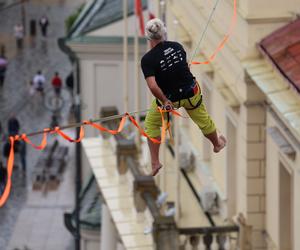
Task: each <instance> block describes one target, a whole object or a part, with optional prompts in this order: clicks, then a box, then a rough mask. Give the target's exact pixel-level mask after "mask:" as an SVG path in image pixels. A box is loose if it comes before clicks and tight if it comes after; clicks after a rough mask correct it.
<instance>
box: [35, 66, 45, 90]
mask: <svg viewBox="0 0 300 250" xmlns="http://www.w3.org/2000/svg"><path fill="white" fill-rule="evenodd" d="M32 83H33V87H34V89H35V90H36V91H37V92H40V93H41V95H44V85H45V83H46V78H45V76H44V75H43V74H42V72H41V71H40V70H39V71H38V72H37V73H36V75H35V76H34V77H33V81H32Z"/></svg>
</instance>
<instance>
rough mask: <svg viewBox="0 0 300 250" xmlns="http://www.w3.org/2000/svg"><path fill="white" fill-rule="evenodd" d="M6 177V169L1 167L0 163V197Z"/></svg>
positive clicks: (0, 163)
mask: <svg viewBox="0 0 300 250" xmlns="http://www.w3.org/2000/svg"><path fill="white" fill-rule="evenodd" d="M6 176H7V172H6V167H5V166H4V165H3V163H2V162H0V195H2V194H3V191H4V189H5V185H6Z"/></svg>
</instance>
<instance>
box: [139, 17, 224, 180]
mask: <svg viewBox="0 0 300 250" xmlns="http://www.w3.org/2000/svg"><path fill="white" fill-rule="evenodd" d="M146 37H147V39H148V40H149V41H150V47H151V49H150V51H148V52H147V53H146V54H145V55H144V56H143V58H142V60H141V67H142V71H143V74H144V77H145V79H146V82H147V85H148V87H149V89H150V91H151V92H152V94H153V95H154V97H155V98H156V100H153V102H152V105H151V110H150V111H149V112H148V113H147V116H146V121H145V127H146V132H147V133H148V134H149V136H150V137H152V138H156V139H160V127H161V126H162V123H161V116H160V113H159V111H158V110H157V107H158V105H162V106H165V107H169V108H173V107H183V108H185V109H186V111H187V113H188V114H189V116H190V117H191V119H192V120H193V121H194V122H195V123H196V124H197V125H198V127H199V129H200V130H201V131H202V133H203V134H204V136H205V137H206V138H207V139H209V140H210V142H211V143H212V145H213V147H214V152H215V153H218V152H220V151H221V149H223V148H224V147H225V145H226V139H225V137H224V136H222V135H220V136H218V134H217V130H216V126H215V124H214V122H213V121H212V119H211V117H210V116H209V114H208V113H207V111H206V109H205V106H204V104H203V102H202V94H201V89H200V86H199V85H198V83H197V81H196V80H195V77H194V76H193V75H192V73H191V72H190V69H189V65H188V63H187V60H186V52H185V50H184V49H183V47H182V45H181V44H179V43H178V42H172V41H167V40H165V37H166V28H165V26H164V24H163V22H162V21H161V20H160V19H158V18H155V19H152V20H150V21H148V23H147V24H146ZM148 145H149V149H150V155H151V164H152V175H153V176H155V175H156V174H157V173H158V171H159V169H160V168H161V167H162V165H161V163H160V161H159V146H160V145H159V144H155V143H153V142H152V141H150V140H148Z"/></svg>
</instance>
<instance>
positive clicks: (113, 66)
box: [80, 58, 148, 136]
mask: <svg viewBox="0 0 300 250" xmlns="http://www.w3.org/2000/svg"><path fill="white" fill-rule="evenodd" d="M80 64H81V85H82V91H81V96H82V106H83V110H82V119H84V120H85V119H91V118H97V117H99V112H100V109H101V107H104V106H116V107H117V108H118V110H119V113H120V114H121V113H124V112H130V111H135V109H136V107H135V98H136V96H135V91H134V88H135V87H134V84H135V83H134V62H133V61H132V60H131V61H129V64H128V68H129V80H128V83H129V110H125V109H124V98H123V93H124V92H123V91H124V89H123V88H124V87H123V79H122V76H123V74H122V73H123V63H122V59H121V58H120V60H100V59H99V60H95V59H92V60H88V59H83V60H81V61H80ZM140 85H141V87H140V96H139V98H140V105H141V107H140V109H141V110H145V109H147V93H148V87H147V84H146V82H145V80H144V78H143V75H142V72H140ZM97 134H98V132H97V131H96V130H95V129H90V130H88V131H87V136H95V135H97Z"/></svg>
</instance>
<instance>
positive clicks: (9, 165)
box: [0, 107, 181, 207]
mask: <svg viewBox="0 0 300 250" xmlns="http://www.w3.org/2000/svg"><path fill="white" fill-rule="evenodd" d="M158 110H159V112H160V115H161V120H162V129H161V139H160V140H159V139H156V138H151V137H150V136H149V135H148V134H147V133H146V132H145V131H144V130H143V129H142V128H141V126H140V125H139V124H138V123H137V121H136V120H135V119H134V118H133V116H131V115H130V114H129V113H125V114H124V116H123V117H122V118H121V121H120V124H119V127H118V129H117V130H110V129H107V128H105V127H103V126H101V125H99V124H96V123H94V122H93V121H83V123H82V125H81V126H80V132H79V138H77V139H72V138H71V137H69V136H68V135H67V134H65V133H64V132H62V130H61V129H60V128H59V127H55V128H54V129H52V130H51V129H50V128H45V129H44V132H43V138H42V141H41V143H40V145H35V144H33V143H32V142H31V140H29V138H28V136H27V135H26V134H22V135H21V136H20V135H16V136H10V137H9V140H10V152H9V156H8V160H7V180H6V186H5V189H4V192H3V194H2V196H1V197H0V207H2V206H3V205H4V204H5V202H6V201H7V199H8V197H9V193H10V190H11V185H12V182H11V176H12V172H13V166H14V154H15V152H14V143H15V141H19V140H23V141H24V142H26V143H28V144H29V145H31V146H32V147H33V148H35V149H37V150H43V149H44V148H45V147H46V145H47V136H48V134H49V133H50V134H58V135H60V136H61V137H62V138H64V139H65V140H67V141H69V142H75V143H78V142H81V140H82V139H83V137H84V127H83V126H84V125H90V126H92V127H94V128H96V129H98V130H100V131H104V132H108V133H110V134H112V135H116V134H118V133H120V132H121V131H122V130H123V128H124V125H125V122H126V119H127V118H129V120H130V121H131V123H132V124H133V125H134V126H135V127H137V129H138V130H139V132H140V134H141V135H142V136H145V137H147V138H148V139H149V140H151V141H152V142H153V143H157V144H159V143H162V142H164V141H165V138H166V131H167V130H168V128H169V127H170V124H169V123H166V121H165V119H164V113H167V112H169V113H172V114H174V115H176V116H181V115H180V114H179V113H178V112H176V111H175V110H169V111H167V110H164V109H162V108H159V107H158Z"/></svg>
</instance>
